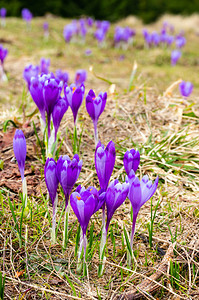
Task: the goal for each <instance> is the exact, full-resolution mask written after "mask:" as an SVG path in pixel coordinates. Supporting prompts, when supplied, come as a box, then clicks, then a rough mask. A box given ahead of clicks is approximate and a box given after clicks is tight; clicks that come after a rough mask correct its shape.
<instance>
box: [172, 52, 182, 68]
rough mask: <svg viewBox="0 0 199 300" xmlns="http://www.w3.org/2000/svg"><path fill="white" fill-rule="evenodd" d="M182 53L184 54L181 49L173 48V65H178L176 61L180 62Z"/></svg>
mask: <svg viewBox="0 0 199 300" xmlns="http://www.w3.org/2000/svg"><path fill="white" fill-rule="evenodd" d="M181 55H182V53H181V51H180V50H177V49H176V50H173V51H172V52H171V65H172V66H175V65H176V63H177V62H178V60H179V59H180V57H181Z"/></svg>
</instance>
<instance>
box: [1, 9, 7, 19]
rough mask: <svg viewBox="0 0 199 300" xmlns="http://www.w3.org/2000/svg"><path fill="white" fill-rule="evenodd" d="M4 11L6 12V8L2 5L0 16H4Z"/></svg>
mask: <svg viewBox="0 0 199 300" xmlns="http://www.w3.org/2000/svg"><path fill="white" fill-rule="evenodd" d="M6 13H7V10H6V8H5V7H2V8H1V9H0V16H1V18H5V17H6Z"/></svg>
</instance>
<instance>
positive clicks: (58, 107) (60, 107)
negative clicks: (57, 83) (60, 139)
mask: <svg viewBox="0 0 199 300" xmlns="http://www.w3.org/2000/svg"><path fill="white" fill-rule="evenodd" d="M67 109H68V102H67V100H66V99H65V98H61V97H60V98H59V99H58V100H57V102H56V103H55V106H54V108H53V113H52V118H53V125H54V128H55V141H56V138H57V131H58V128H59V125H60V123H61V120H62V118H63V116H64V114H65V112H66V111H67Z"/></svg>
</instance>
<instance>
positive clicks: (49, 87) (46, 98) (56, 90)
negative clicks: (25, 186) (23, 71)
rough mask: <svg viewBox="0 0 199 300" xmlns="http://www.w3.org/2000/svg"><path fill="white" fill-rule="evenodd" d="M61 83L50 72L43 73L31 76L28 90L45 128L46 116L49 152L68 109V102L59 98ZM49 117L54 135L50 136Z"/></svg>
mask: <svg viewBox="0 0 199 300" xmlns="http://www.w3.org/2000/svg"><path fill="white" fill-rule="evenodd" d="M62 87H63V83H62V82H61V81H60V80H58V79H57V78H55V76H54V75H53V74H52V73H51V74H47V75H46V74H43V75H39V76H36V77H31V82H30V85H29V91H30V94H31V96H32V99H33V101H34V102H35V104H36V105H37V107H38V109H39V111H40V113H41V118H42V123H43V127H44V128H45V124H46V116H47V125H48V141H47V143H48V147H47V152H48V153H51V150H52V145H53V143H54V142H55V141H56V135H57V130H58V127H59V124H60V122H61V119H62V117H63V115H64V113H65V112H66V110H67V109H68V102H67V100H66V99H65V98H61V97H60V95H61V91H62ZM51 118H53V123H54V130H55V137H53V138H52V139H51V140H50V137H51Z"/></svg>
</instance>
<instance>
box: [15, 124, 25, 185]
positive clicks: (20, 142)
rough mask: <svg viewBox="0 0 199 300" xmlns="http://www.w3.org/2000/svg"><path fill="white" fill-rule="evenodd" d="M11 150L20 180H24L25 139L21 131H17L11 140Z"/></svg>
mask: <svg viewBox="0 0 199 300" xmlns="http://www.w3.org/2000/svg"><path fill="white" fill-rule="evenodd" d="M13 150H14V154H15V157H16V160H17V162H18V166H19V171H20V174H21V179H22V181H23V179H24V169H25V160H26V139H25V136H24V134H23V131H22V130H19V129H17V130H16V132H15V135H14V139H13Z"/></svg>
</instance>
